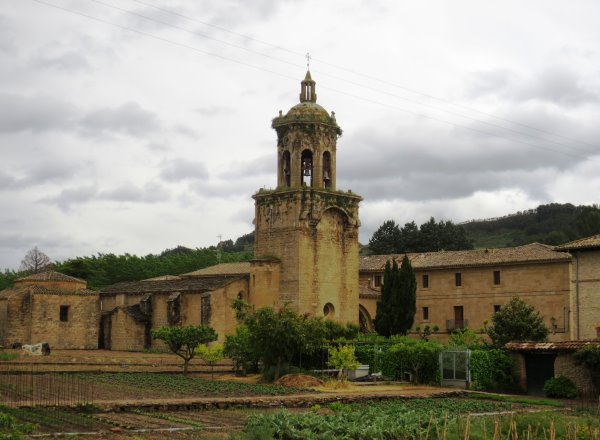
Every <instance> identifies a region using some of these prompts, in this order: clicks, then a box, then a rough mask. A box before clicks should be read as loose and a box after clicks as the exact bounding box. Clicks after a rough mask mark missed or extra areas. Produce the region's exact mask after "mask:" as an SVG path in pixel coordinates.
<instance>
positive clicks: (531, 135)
mask: <svg viewBox="0 0 600 440" xmlns="http://www.w3.org/2000/svg"><path fill="white" fill-rule="evenodd" d="M89 1H91V2H94V3H97V4H100V5H103V6H106V7H108V8H111V9H115V10H118V11H121V12H125V13H127V14H130V15H133V16H136V17H140V18H143V19H145V20H148V21H152V22H154V23H158V24H161V25H164V26H167V27H170V28H173V29H177V30H180V31H184V32H188V33H190V34H192V35H195V36H198V37H201V38H205V39H208V40H212V41H215V42H217V43H221V44H224V45H227V46H230V47H233V48H236V49H239V50H243V51H246V52H250V53H253V54H255V55H260V56H263V57H265V58H268V59H271V60H274V61H277V62H281V63H284V64H287V65H291V66H294V67H300V66H299V65H298V64H296V63H292V62H289V61H286V60H282V59H280V58H277V57H274V56H271V55H268V54H265V53H263V52H259V51H256V50H253V49H250V48H248V47H244V46H240V45H237V44H234V43H230V42H228V41H225V40H221V39H218V38H214V37H211V36H209V35H207V34H204V33H201V32H196V31H192V30H189V29H186V28H183V27H181V26H177V25H174V24H171V23H168V22H165V21H162V20H157V19H155V18H153V17H149V16H147V15H143V14H140V13H138V12H134V11H131V10H128V9H124V8H121V7H119V6H114V5H111V4H109V3H106V2H104V1H101V0H89ZM132 1H135V2H136V3H140V4H142V5H145V6H148V5H149V4H148V3H145V2H143V1H140V0H132ZM150 6H151V5H150ZM152 7H153V6H152ZM157 9H158V10H160V11H166V12H169V11H168V10H167V9H164V8H157ZM169 13H170V12H169ZM173 15H177V16H181V17H185V16H184V15H182V14H178V13H173ZM186 18H187V17H186ZM190 20H194V19H190ZM194 21H198V20H194ZM198 22H199V23H202V24H204V25H207V26H208V25H209V24H208V23H206V22H204V21H198ZM217 28H218V29H221V30H222V29H223V28H221V27H217ZM235 34H236V35H242V34H238V33H235ZM261 44H265V43H264V42H261ZM271 46H272V45H271ZM273 47H274V46H273ZM277 48H280V47H277ZM313 72H316V73H318V74H320V75H322V76H326V77H330V78H333V79H336V80H340V81H344V82H347V83H349V84H352V85H355V86H358V87H362V88H364V89H367V90H370V91H374V92H377V93H381V94H384V95H388V96H392V97H394V98H397V99H400V100H402V101H406V102H410V103H412V104H416V105H420V106H423V107H426V108H430V109H433V110H439V111H442V112H444V113H448V114H451V115H453V116H458V117H460V118H465V119H470V120H472V121H475V122H477V123H479V124H483V125H487V126H489V127H494V128H498V129H501V130H506V131H508V132H511V133H515V134H519V135H522V136H527V137H530V138H533V139H538V140H541V141H543V142H549V143H551V144H554V145H558V146H563V147H567V148H570V147H571V145H567V144H564V143H562V142H558V141H554V140H551V139H544V138H541V137H539V136H537V135H535V134H532V133H527V132H525V131H521V130H515V129H513V128H510V127H505V126H502V125H498V124H494V123H492V122H488V121H484V120H481V119H477V118H474V117H472V116H469V115H465V114H462V113H457V112H454V111H451V110H446V109H444V108H441V107H439V106H435V105H431V104H427V103H423V102H420V101H416V100H414V99H410V98H406V97H404V96H400V95H397V94H394V93H389V92H387V91H385V90H381V89H378V88H375V87H371V86H367V85H364V84H361V83H359V82H356V81H352V80H348V79H346V78H342V77H339V76H336V75H331V74H329V73H327V72H322V71H319V70H317V71H315V70H314V69H313Z"/></svg>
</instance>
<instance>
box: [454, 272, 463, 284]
mask: <svg viewBox="0 0 600 440" xmlns="http://www.w3.org/2000/svg"><path fill="white" fill-rule="evenodd" d="M454 285H455V286H456V287H460V286H462V273H460V272H456V273H455V274H454Z"/></svg>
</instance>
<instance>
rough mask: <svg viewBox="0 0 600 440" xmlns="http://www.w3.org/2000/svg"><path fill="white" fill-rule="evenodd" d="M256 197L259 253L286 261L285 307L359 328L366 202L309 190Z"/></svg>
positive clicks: (281, 295)
mask: <svg viewBox="0 0 600 440" xmlns="http://www.w3.org/2000/svg"><path fill="white" fill-rule="evenodd" d="M254 198H255V200H256V215H255V225H256V238H255V255H256V257H257V258H259V259H261V258H273V257H275V258H276V259H278V260H279V261H280V262H281V270H280V272H279V273H280V286H279V299H278V303H279V305H280V306H281V305H282V304H284V303H288V304H289V305H290V306H291V307H292V308H293V309H294V310H296V311H297V312H299V313H309V314H311V315H314V316H324V314H325V313H324V311H325V310H328V311H329V313H328V315H327V316H328V317H330V318H332V319H335V320H337V321H339V322H342V323H344V322H352V323H355V324H357V323H358V224H359V222H358V203H359V201H360V200H361V198H360V197H358V196H355V195H351V194H344V193H333V192H327V191H317V190H309V189H293V190H288V191H277V192H274V193H260V192H259V193H258V194H256V195H255V196H254ZM251 283H252V280H251ZM326 305H328V308H326V307H325V306H326Z"/></svg>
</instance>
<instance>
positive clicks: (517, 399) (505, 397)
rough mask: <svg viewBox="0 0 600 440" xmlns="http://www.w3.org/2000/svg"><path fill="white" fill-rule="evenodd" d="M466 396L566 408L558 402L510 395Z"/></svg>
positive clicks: (480, 394) (467, 395)
mask: <svg viewBox="0 0 600 440" xmlns="http://www.w3.org/2000/svg"><path fill="white" fill-rule="evenodd" d="M465 395H466V397H468V398H469V399H479V400H494V401H497V402H507V403H518V404H523V405H536V406H552V407H555V408H562V407H564V404H563V403H562V402H559V401H557V400H549V399H539V398H536V397H527V396H510V395H506V394H490V393H470V392H467V393H466V394H465Z"/></svg>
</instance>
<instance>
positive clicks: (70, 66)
mask: <svg viewBox="0 0 600 440" xmlns="http://www.w3.org/2000/svg"><path fill="white" fill-rule="evenodd" d="M31 67H33V68H42V69H57V70H63V71H65V72H74V71H77V70H87V69H89V68H90V64H89V62H88V60H87V57H86V56H85V55H84V54H83V53H81V52H75V51H70V52H65V53H63V54H61V55H56V56H49V55H41V56H40V57H39V58H38V59H36V60H34V61H32V62H31Z"/></svg>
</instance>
